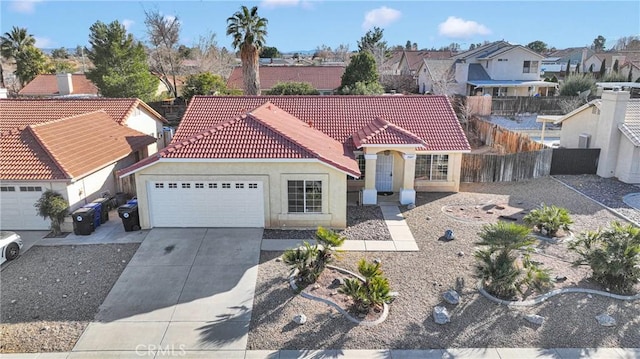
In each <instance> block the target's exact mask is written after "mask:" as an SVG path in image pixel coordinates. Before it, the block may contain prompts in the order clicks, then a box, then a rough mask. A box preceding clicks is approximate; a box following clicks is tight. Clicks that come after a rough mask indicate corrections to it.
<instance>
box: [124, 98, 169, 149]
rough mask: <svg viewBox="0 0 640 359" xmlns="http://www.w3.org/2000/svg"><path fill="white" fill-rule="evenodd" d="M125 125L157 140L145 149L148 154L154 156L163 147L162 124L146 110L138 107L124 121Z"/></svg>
mask: <svg viewBox="0 0 640 359" xmlns="http://www.w3.org/2000/svg"><path fill="white" fill-rule="evenodd" d="M125 125H126V126H127V127H130V128H132V129H134V130H136V131H139V132H142V133H144V134H145V135H149V136H153V137H155V138H156V139H157V141H156V143H154V144H151V145H149V146H148V147H147V151H148V154H149V155H151V154H154V153H156V152H158V150H160V149H162V148H163V147H164V141H163V139H162V138H160V136H161V135H162V127H163V123H162V122H160V121H158V120H157V119H156V118H155V117H154V116H152V115H151V113H149V111H147V110H146V109H144V108H142V107H141V106H138V108H137V109H135V110H134V111H133V112H132V113H131V115H130V116H129V117H128V118H127V120H126V121H125Z"/></svg>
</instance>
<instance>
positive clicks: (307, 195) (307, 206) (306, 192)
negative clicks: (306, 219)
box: [287, 181, 322, 213]
mask: <svg viewBox="0 0 640 359" xmlns="http://www.w3.org/2000/svg"><path fill="white" fill-rule="evenodd" d="M287 196H288V197H287V199H288V207H289V213H322V181H287Z"/></svg>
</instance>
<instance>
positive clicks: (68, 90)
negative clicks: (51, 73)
mask: <svg viewBox="0 0 640 359" xmlns="http://www.w3.org/2000/svg"><path fill="white" fill-rule="evenodd" d="M56 80H57V81H58V93H59V94H60V95H70V94H72V93H73V83H72V81H71V74H57V75H56Z"/></svg>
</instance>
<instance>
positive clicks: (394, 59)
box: [378, 50, 405, 75]
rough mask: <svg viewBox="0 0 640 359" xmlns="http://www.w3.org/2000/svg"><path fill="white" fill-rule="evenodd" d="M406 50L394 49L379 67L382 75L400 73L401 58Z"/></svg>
mask: <svg viewBox="0 0 640 359" xmlns="http://www.w3.org/2000/svg"><path fill="white" fill-rule="evenodd" d="M404 51H405V50H392V51H391V55H390V56H389V57H388V58H387V59H386V60H385V61H384V62H383V63H382V66H380V68H379V69H378V72H379V73H380V75H400V59H401V58H402V55H403V53H404Z"/></svg>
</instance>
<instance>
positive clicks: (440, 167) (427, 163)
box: [415, 155, 449, 181]
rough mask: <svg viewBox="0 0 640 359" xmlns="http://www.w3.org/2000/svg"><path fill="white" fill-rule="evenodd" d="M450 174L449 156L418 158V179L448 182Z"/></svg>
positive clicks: (421, 156)
mask: <svg viewBox="0 0 640 359" xmlns="http://www.w3.org/2000/svg"><path fill="white" fill-rule="evenodd" d="M448 173H449V155H418V156H416V175H415V177H416V178H420V179H427V180H430V181H446V180H447V174H448Z"/></svg>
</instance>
